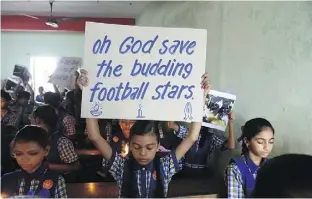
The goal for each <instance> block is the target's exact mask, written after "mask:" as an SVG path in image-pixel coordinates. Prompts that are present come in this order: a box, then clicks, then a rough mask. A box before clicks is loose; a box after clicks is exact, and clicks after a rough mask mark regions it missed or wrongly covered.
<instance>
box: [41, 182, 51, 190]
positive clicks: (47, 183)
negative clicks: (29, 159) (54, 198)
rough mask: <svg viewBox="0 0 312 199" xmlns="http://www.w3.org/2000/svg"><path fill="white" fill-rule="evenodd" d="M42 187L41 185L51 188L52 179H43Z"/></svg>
mask: <svg viewBox="0 0 312 199" xmlns="http://www.w3.org/2000/svg"><path fill="white" fill-rule="evenodd" d="M42 187H43V188H44V189H51V188H52V187H53V181H52V180H45V181H44V182H43V185H42Z"/></svg>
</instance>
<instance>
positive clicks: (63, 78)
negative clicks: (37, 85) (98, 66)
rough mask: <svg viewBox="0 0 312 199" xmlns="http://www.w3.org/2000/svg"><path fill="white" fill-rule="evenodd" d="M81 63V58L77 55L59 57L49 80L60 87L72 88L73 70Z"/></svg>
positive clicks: (73, 82)
mask: <svg viewBox="0 0 312 199" xmlns="http://www.w3.org/2000/svg"><path fill="white" fill-rule="evenodd" d="M81 65H82V59H81V58H79V57H62V58H60V59H59V61H58V62H57V66H56V69H55V71H54V73H53V74H52V75H51V78H50V81H49V82H51V83H52V84H55V85H58V86H60V87H62V88H67V89H74V85H75V72H76V71H77V69H78V68H80V67H81Z"/></svg>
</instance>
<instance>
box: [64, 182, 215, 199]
mask: <svg viewBox="0 0 312 199" xmlns="http://www.w3.org/2000/svg"><path fill="white" fill-rule="evenodd" d="M217 184H218V183H216V182H215V181H214V180H213V179H210V180H181V179H176V180H173V181H172V182H171V183H170V185H169V193H168V197H187V198H216V197H217V195H216V194H215V193H216V191H215V190H216V185H217ZM66 188H67V195H68V197H69V198H116V197H118V192H119V191H118V187H117V184H116V182H99V183H69V184H67V185H66Z"/></svg>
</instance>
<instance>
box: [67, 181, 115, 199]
mask: <svg viewBox="0 0 312 199" xmlns="http://www.w3.org/2000/svg"><path fill="white" fill-rule="evenodd" d="M66 190H67V197H68V198H116V197H118V187H117V184H116V183H110V182H100V183H92V182H91V183H69V184H66Z"/></svg>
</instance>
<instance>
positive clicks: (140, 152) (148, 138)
mask: <svg viewBox="0 0 312 199" xmlns="http://www.w3.org/2000/svg"><path fill="white" fill-rule="evenodd" d="M158 148H159V143H158V141H157V137H156V136H155V135H144V136H142V135H134V136H133V137H131V140H130V150H131V152H132V155H133V157H134V159H135V160H136V161H137V162H138V163H139V164H140V165H142V166H144V165H148V164H149V163H150V162H151V161H152V160H153V159H154V157H155V155H156V152H157V151H158Z"/></svg>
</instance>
